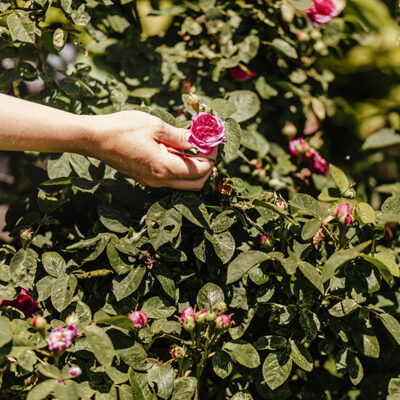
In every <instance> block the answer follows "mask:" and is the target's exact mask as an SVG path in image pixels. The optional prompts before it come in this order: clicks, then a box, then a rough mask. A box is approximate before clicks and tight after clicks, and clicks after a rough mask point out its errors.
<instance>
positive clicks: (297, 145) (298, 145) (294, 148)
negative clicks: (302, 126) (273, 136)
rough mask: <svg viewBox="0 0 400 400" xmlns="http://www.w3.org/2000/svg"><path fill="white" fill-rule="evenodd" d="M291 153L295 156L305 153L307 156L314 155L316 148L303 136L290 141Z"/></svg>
mask: <svg viewBox="0 0 400 400" xmlns="http://www.w3.org/2000/svg"><path fill="white" fill-rule="evenodd" d="M289 153H290V154H292V155H293V156H295V157H299V156H300V155H303V156H304V157H305V158H312V157H314V153H315V150H314V149H313V148H312V147H311V146H310V145H309V143H308V142H307V140H305V139H303V138H297V139H293V140H291V141H290V142H289Z"/></svg>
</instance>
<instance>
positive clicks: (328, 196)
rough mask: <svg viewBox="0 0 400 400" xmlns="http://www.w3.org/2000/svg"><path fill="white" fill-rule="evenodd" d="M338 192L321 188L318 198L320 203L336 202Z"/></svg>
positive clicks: (334, 189) (338, 195) (333, 189)
mask: <svg viewBox="0 0 400 400" xmlns="http://www.w3.org/2000/svg"><path fill="white" fill-rule="evenodd" d="M340 196H341V195H340V192H339V190H338V189H336V188H327V187H325V188H323V189H322V192H321V193H320V194H319V196H318V200H320V201H336V200H339V198H340Z"/></svg>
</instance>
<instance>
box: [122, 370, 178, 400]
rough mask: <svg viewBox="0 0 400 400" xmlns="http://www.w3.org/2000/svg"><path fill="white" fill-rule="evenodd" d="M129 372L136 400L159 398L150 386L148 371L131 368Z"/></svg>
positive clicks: (155, 399)
mask: <svg viewBox="0 0 400 400" xmlns="http://www.w3.org/2000/svg"><path fill="white" fill-rule="evenodd" d="M128 374H129V382H130V384H131V387H132V392H133V398H134V399H135V400H157V396H156V395H155V394H154V393H153V391H152V390H151V389H150V388H149V384H148V381H147V373H140V372H135V371H134V370H133V369H132V368H129V372H128ZM180 400H182V399H180Z"/></svg>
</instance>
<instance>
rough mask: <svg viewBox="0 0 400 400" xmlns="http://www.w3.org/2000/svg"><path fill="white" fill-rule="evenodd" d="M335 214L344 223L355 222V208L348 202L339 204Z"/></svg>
mask: <svg viewBox="0 0 400 400" xmlns="http://www.w3.org/2000/svg"><path fill="white" fill-rule="evenodd" d="M334 215H335V217H336V218H337V219H338V220H339V221H340V222H341V223H342V224H344V225H351V224H352V223H353V222H354V218H353V210H352V209H351V207H350V205H349V204H347V203H341V204H339V205H338V206H337V207H336V210H335V213H334Z"/></svg>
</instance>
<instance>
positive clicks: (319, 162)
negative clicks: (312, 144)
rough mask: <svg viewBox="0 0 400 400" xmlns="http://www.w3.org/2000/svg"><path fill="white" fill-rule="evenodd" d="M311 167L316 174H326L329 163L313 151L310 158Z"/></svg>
mask: <svg viewBox="0 0 400 400" xmlns="http://www.w3.org/2000/svg"><path fill="white" fill-rule="evenodd" d="M311 169H312V170H313V172H316V173H318V174H322V175H326V174H327V173H328V172H329V163H328V161H326V160H325V158H323V157H322V156H321V154H319V153H318V151H316V152H315V154H314V158H313V159H312V164H311Z"/></svg>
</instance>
